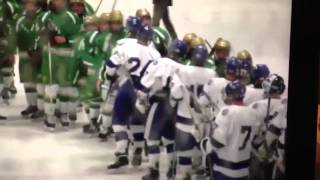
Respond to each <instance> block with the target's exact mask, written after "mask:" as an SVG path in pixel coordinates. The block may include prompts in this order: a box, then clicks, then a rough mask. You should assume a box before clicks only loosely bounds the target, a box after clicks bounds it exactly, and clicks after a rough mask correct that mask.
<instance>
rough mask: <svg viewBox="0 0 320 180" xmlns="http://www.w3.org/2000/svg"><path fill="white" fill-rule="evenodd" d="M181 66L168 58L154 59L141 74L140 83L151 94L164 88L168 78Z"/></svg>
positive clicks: (181, 65)
mask: <svg viewBox="0 0 320 180" xmlns="http://www.w3.org/2000/svg"><path fill="white" fill-rule="evenodd" d="M183 66H184V65H183V64H179V63H177V62H176V61H174V60H172V59H169V58H159V59H158V60H154V61H153V62H152V63H151V64H150V65H149V66H148V68H147V69H146V71H145V73H144V74H143V76H142V78H141V84H142V85H143V86H144V87H145V88H146V89H148V90H150V92H149V93H151V94H150V95H153V94H155V93H156V92H157V91H159V90H161V89H162V88H164V87H165V86H166V85H167V83H168V80H169V78H170V79H172V76H173V74H174V73H175V72H176V71H177V70H178V69H180V68H182V67H183Z"/></svg>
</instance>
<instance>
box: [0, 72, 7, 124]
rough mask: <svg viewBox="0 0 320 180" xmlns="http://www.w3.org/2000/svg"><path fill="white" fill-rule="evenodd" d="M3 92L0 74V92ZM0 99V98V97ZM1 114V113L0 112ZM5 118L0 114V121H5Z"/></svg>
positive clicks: (0, 75)
mask: <svg viewBox="0 0 320 180" xmlns="http://www.w3.org/2000/svg"><path fill="white" fill-rule="evenodd" d="M2 90H3V80H2V74H1V73H0V92H2ZM0 98H1V97H0ZM0 113H2V112H0ZM6 119H7V117H5V116H3V115H1V114H0V120H6Z"/></svg>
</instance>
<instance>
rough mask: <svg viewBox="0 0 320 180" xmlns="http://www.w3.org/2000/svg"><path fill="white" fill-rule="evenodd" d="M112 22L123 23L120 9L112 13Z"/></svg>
mask: <svg viewBox="0 0 320 180" xmlns="http://www.w3.org/2000/svg"><path fill="white" fill-rule="evenodd" d="M110 22H120V23H123V15H122V12H121V11H119V10H114V11H112V12H111V13H110Z"/></svg>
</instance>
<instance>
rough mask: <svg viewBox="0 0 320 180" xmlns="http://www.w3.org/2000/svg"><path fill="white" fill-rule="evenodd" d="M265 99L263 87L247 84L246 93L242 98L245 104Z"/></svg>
mask: <svg viewBox="0 0 320 180" xmlns="http://www.w3.org/2000/svg"><path fill="white" fill-rule="evenodd" d="M262 99H265V94H264V89H258V88H254V87H253V86H251V85H249V86H247V87H246V94H245V96H244V99H243V103H244V104H245V105H247V106H248V105H250V104H252V103H254V102H256V101H260V100H262Z"/></svg>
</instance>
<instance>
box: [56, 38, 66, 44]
mask: <svg viewBox="0 0 320 180" xmlns="http://www.w3.org/2000/svg"><path fill="white" fill-rule="evenodd" d="M54 42H55V43H56V44H65V43H66V42H67V39H66V38H65V37H63V36H54Z"/></svg>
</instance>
